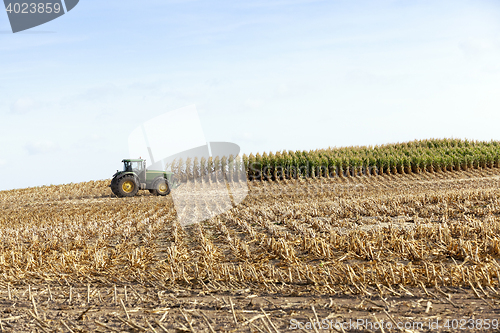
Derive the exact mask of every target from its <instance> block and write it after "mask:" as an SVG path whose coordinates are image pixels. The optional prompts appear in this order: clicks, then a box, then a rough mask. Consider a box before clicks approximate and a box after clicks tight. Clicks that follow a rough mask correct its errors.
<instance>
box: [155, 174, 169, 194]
mask: <svg viewBox="0 0 500 333" xmlns="http://www.w3.org/2000/svg"><path fill="white" fill-rule="evenodd" d="M151 193H153V194H154V195H161V196H165V195H168V194H169V193H170V187H169V186H168V183H167V182H166V181H165V179H163V178H159V179H158V180H156V181H155V182H154V183H153V190H152V192H151Z"/></svg>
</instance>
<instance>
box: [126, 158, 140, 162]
mask: <svg viewBox="0 0 500 333" xmlns="http://www.w3.org/2000/svg"><path fill="white" fill-rule="evenodd" d="M142 161H144V160H143V159H140V158H126V159H124V160H122V162H142Z"/></svg>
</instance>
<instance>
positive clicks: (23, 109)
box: [10, 97, 42, 114]
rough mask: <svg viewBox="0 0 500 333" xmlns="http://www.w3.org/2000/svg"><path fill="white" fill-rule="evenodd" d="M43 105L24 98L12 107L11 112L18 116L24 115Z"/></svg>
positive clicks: (29, 98)
mask: <svg viewBox="0 0 500 333" xmlns="http://www.w3.org/2000/svg"><path fill="white" fill-rule="evenodd" d="M41 106H42V105H41V104H40V103H39V102H37V101H35V100H34V99H33V98H31V97H22V98H19V99H18V100H17V101H15V102H14V103H13V104H12V105H11V106H10V111H12V112H13V113H16V114H24V113H27V112H29V111H33V110H36V109H38V108H40V107H41Z"/></svg>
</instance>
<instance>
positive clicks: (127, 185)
mask: <svg viewBox="0 0 500 333" xmlns="http://www.w3.org/2000/svg"><path fill="white" fill-rule="evenodd" d="M134 187H135V185H134V182H132V181H130V180H126V181H124V182H123V184H122V190H123V192H125V193H130V192H132V191H133V190H134Z"/></svg>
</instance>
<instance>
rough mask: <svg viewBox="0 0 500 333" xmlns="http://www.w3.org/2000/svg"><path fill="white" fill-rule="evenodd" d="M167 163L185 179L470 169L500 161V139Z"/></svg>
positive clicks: (193, 159) (280, 153)
mask: <svg viewBox="0 0 500 333" xmlns="http://www.w3.org/2000/svg"><path fill="white" fill-rule="evenodd" d="M167 167H169V168H170V170H171V171H173V172H174V173H175V174H176V176H177V177H178V178H179V179H180V180H181V181H186V180H193V179H198V178H201V177H212V179H224V178H225V179H233V180H237V179H245V177H246V178H247V179H249V180H279V179H297V178H305V177H312V178H317V177H339V176H340V177H352V176H357V175H380V174H398V173H399V174H404V173H420V172H426V171H427V172H438V171H447V170H448V171H451V170H467V169H472V168H475V169H477V168H492V167H500V141H472V140H460V139H430V140H415V141H411V142H405V143H395V144H385V145H379V146H356V147H342V148H327V149H318V150H310V151H282V152H276V153H272V152H270V153H265V152H264V153H263V154H259V153H257V154H255V155H254V154H250V155H248V156H247V155H243V156H232V155H231V156H221V157H219V156H217V157H210V158H204V157H202V158H197V157H194V158H187V159H186V160H182V159H179V160H175V161H173V163H171V164H170V165H169V166H167ZM221 177H223V178H221Z"/></svg>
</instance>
